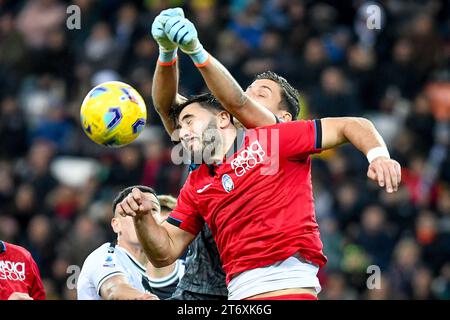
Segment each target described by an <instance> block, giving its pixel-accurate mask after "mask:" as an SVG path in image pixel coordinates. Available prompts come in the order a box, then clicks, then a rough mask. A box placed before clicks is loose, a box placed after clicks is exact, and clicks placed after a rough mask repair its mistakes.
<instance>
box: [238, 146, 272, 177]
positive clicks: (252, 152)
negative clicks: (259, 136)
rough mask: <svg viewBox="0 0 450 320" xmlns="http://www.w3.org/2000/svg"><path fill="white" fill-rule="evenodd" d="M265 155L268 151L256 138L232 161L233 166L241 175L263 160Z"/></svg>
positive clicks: (239, 175)
mask: <svg viewBox="0 0 450 320" xmlns="http://www.w3.org/2000/svg"><path fill="white" fill-rule="evenodd" d="M265 155H266V152H265V151H264V150H263V148H262V147H261V144H260V143H259V141H258V140H256V141H254V142H252V143H251V144H250V145H249V146H248V147H247V148H246V149H245V150H243V151H242V152H241V153H240V154H239V155H238V156H237V157H236V158H234V159H233V160H232V161H231V168H233V170H234V173H235V174H236V176H238V177H241V176H243V175H244V174H245V173H246V172H247V171H249V170H250V169H252V168H254V167H255V166H256V165H257V164H259V163H261V162H263V160H264V156H265Z"/></svg>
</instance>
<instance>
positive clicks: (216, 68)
mask: <svg viewBox="0 0 450 320" xmlns="http://www.w3.org/2000/svg"><path fill="white" fill-rule="evenodd" d="M209 59H210V61H209V63H207V64H206V65H205V66H203V67H201V68H198V69H199V71H200V73H201V74H202V76H203V79H204V80H205V82H206V85H207V86H208V88H209V90H210V91H211V93H212V94H213V95H214V96H215V97H216V98H217V99H218V100H219V101H220V102H221V103H222V105H223V107H224V108H225V109H226V110H227V111H228V112H230V113H233V112H235V111H236V110H238V109H240V108H242V107H243V106H244V105H245V103H246V101H247V100H248V97H247V95H246V94H245V93H244V91H243V90H242V88H241V86H240V85H239V84H238V83H237V82H236V80H235V79H234V78H233V76H232V75H231V74H230V72H229V71H228V70H227V69H226V68H225V67H224V66H223V65H222V64H221V63H220V62H219V61H218V60H216V59H215V58H214V57H213V56H211V55H210V58H209Z"/></svg>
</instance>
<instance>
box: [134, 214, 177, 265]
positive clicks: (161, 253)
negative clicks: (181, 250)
mask: <svg viewBox="0 0 450 320" xmlns="http://www.w3.org/2000/svg"><path fill="white" fill-rule="evenodd" d="M133 221H134V226H135V228H136V233H137V236H138V239H139V242H140V243H141V246H142V249H143V250H144V252H145V255H146V256H147V258H148V259H149V260H150V262H151V263H152V264H153V265H154V266H155V267H158V268H160V267H165V266H167V265H170V264H171V263H173V262H174V261H175V260H176V258H177V257H176V254H175V253H174V252H173V251H174V250H173V243H172V239H171V238H170V236H169V233H168V232H167V230H166V229H165V228H164V227H163V226H161V225H160V224H158V223H157V222H156V221H155V219H154V218H153V217H152V215H151V214H147V215H145V216H139V217H134V218H133Z"/></svg>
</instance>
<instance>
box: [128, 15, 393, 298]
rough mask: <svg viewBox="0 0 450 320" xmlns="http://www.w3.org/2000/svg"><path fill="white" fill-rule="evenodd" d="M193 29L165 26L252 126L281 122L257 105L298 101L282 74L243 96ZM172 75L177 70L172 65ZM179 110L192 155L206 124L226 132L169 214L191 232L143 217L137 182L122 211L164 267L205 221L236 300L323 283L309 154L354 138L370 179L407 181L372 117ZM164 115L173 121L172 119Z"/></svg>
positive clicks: (204, 143)
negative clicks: (294, 117)
mask: <svg viewBox="0 0 450 320" xmlns="http://www.w3.org/2000/svg"><path fill="white" fill-rule="evenodd" d="M174 27H175V28H176V29H175V30H172V28H174ZM192 28H193V25H192V24H191V23H190V22H189V21H187V20H186V19H184V18H179V17H178V18H177V19H176V20H175V21H171V20H170V19H168V20H166V25H165V26H164V29H165V32H167V34H168V35H169V37H170V35H173V37H172V38H171V39H172V40H173V41H174V42H177V41H180V43H179V45H180V48H181V49H182V50H183V51H184V52H187V53H188V54H190V55H191V58H192V59H193V60H194V62H195V63H196V65H197V66H198V67H199V68H201V69H200V70H201V72H202V74H203V76H204V78H205V80H206V81H207V84H208V86H209V87H210V89H211V91H213V92H214V93H215V94H216V95H217V96H218V97H219V98H220V99H221V102H222V104H223V105H224V106H225V107H226V108H227V110H229V111H230V112H232V113H233V115H235V116H236V117H237V118H238V119H239V120H240V121H241V122H242V123H243V124H244V125H245V126H247V127H254V126H257V125H261V124H271V123H275V122H276V118H275V117H274V116H273V114H272V113H270V112H266V111H264V110H265V109H264V110H262V108H263V107H262V106H261V105H260V103H265V106H266V107H269V105H268V104H272V106H273V104H274V103H276V104H280V103H282V102H283V103H284V102H285V100H287V102H288V103H291V102H292V101H291V100H292V99H291V98H292V97H291V96H289V95H288V96H286V94H288V93H289V92H286V87H287V84H286V83H285V80H284V79H282V78H281V77H278V78H276V77H274V78H273V79H259V80H257V81H255V83H254V84H253V85H252V86H250V88H249V89H248V90H247V94H244V93H243V92H242V89H241V88H240V87H239V86H238V85H237V84H236V83H235V81H234V80H233V79H232V77H231V76H230V75H229V73H228V72H227V71H226V70H224V68H223V67H222V66H221V65H220V64H219V63H218V62H217V61H215V60H214V59H213V58H211V57H210V56H209V54H208V53H207V52H206V51H204V49H203V48H202V47H201V45H200V48H199V43H198V39H196V37H195V36H196V32H195V36H193V35H192V32H191V31H192ZM194 30H195V28H194ZM190 32H191V33H190ZM180 39H181V40H180ZM183 39H185V40H186V39H188V40H187V42H188V46H189V45H191V44H190V43H191V42H192V41H193V42H194V44H193V45H192V46H191V47H189V48H188V46H186V45H184V46H183V43H182V40H183ZM164 54H167V52H166V53H164ZM173 61H174V62H173V63H172V64H170V63H168V64H167V66H171V65H173V64H174V63H175V62H176V58H175V59H174V60H173ZM160 65H161V66H164V64H160ZM172 71H173V70H172ZM171 74H172V75H171ZM167 75H168V78H172V79H174V78H175V77H173V72H168V73H166V76H167ZM211 80H212V81H211ZM283 80H284V81H283ZM224 85H228V87H224ZM172 88H173V86H172ZM172 97H173V96H172ZM293 103H294V104H295V101H294V102H293ZM297 103H298V102H297ZM248 111H250V112H248ZM175 115H176V125H178V126H179V127H180V128H181V130H180V132H179V134H180V139H181V141H182V143H183V146H184V147H185V148H186V149H188V150H189V151H191V152H192V153H193V154H202V155H203V156H204V155H205V153H204V151H205V150H206V149H208V148H210V147H211V145H212V144H213V143H212V142H211V141H209V139H210V137H209V134H206V135H205V133H207V131H208V129H211V128H214V129H216V130H217V131H218V132H219V134H218V136H216V138H217V139H216V143H215V145H214V150H215V152H214V153H213V154H212V156H211V157H209V158H207V159H205V158H204V157H203V158H202V159H203V160H205V161H206V162H208V163H212V164H211V165H206V164H205V163H203V164H201V165H199V166H198V168H197V169H196V170H195V171H193V172H192V173H191V174H190V176H189V178H188V180H187V182H186V184H185V186H184V187H183V190H182V191H181V194H180V197H179V203H178V206H177V208H175V210H174V212H173V213H172V216H171V219H170V220H169V223H172V224H173V225H175V226H178V227H179V228H180V229H182V230H185V231H187V232H182V231H180V229H176V228H174V227H173V226H171V225H170V224H166V225H165V226H164V229H162V228H157V227H155V223H154V222H152V221H151V219H149V218H148V217H146V215H147V212H148V208H149V206H150V204H148V203H143V202H141V196H140V194H139V192H138V190H136V192H134V193H133V195H132V196H131V197H130V198H128V199H126V200H125V201H124V202H123V203H122V204H121V205H122V210H123V212H124V213H125V214H129V215H132V216H135V225H136V227H137V229H138V233H139V234H140V237H141V242H142V243H143V244H144V243H145V244H144V247H146V249H145V251H146V253H147V254H148V256H149V257H150V259H152V260H155V261H158V263H160V264H162V265H164V264H166V263H167V261H171V259H173V256H172V255H175V256H176V255H177V254H178V253H179V252H180V251H179V250H181V249H182V248H184V245H185V244H186V243H188V242H189V241H191V240H192V237H193V236H192V234H195V233H197V232H198V231H199V228H200V227H201V225H202V224H203V221H206V222H207V223H208V225H209V226H210V228H211V230H212V231H213V234H214V236H215V239H216V242H217V245H218V248H219V251H220V254H221V258H222V261H223V264H224V269H225V271H226V272H227V283H228V289H229V291H230V294H229V297H230V298H231V299H247V298H253V299H260V298H264V299H268V298H277V299H279V298H280V297H281V298H284V299H306V298H315V292H317V291H318V290H319V289H320V284H319V283H318V280H317V277H316V274H317V270H318V268H319V267H320V266H322V265H323V264H324V263H325V261H326V258H325V257H324V255H323V253H322V244H321V241H320V238H319V231H318V226H317V223H316V221H315V215H314V206H313V197H312V187H311V177H310V169H311V167H310V157H309V155H310V154H312V153H315V152H320V150H321V149H323V148H331V147H334V146H337V145H339V144H341V143H344V142H351V143H352V144H354V145H355V146H356V147H357V148H358V149H359V150H360V151H362V152H364V153H365V154H366V155H367V156H368V158H369V162H370V163H371V164H370V166H369V173H368V175H369V177H370V178H372V179H373V180H376V181H378V182H379V184H380V186H384V184H385V183H386V187H387V190H388V192H392V191H395V190H396V188H397V187H398V184H399V182H400V172H399V169H400V167H399V165H398V163H397V162H396V161H393V160H390V159H389V157H388V155H386V152H387V149H386V148H385V146H384V142H383V141H382V139H381V137H380V136H379V134H378V133H377V132H376V130H375V128H374V127H373V125H372V124H371V123H370V122H369V121H367V120H365V119H361V118H335V119H322V120H314V121H294V122H291V123H284V124H278V125H272V126H268V127H263V128H257V129H255V130H249V131H247V132H246V133H243V132H239V131H237V130H236V128H235V127H234V125H233V124H232V121H231V117H230V114H229V113H226V112H223V110H222V109H221V106H220V104H219V103H218V102H217V101H214V99H213V98H210V97H205V96H203V97H198V98H195V99H193V100H190V101H187V102H186V103H184V104H182V105H181V106H180V108H178V110H177V112H176V113H175ZM163 120H164V116H163ZM165 120H166V122H165V124H166V128H167V124H169V125H170V122H169V121H167V118H166V119H165ZM233 141H234V142H233ZM236 150H237V152H236ZM194 158H195V157H194ZM147 223H148V225H147ZM314 290H315V291H314Z"/></svg>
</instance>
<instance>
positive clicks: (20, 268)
mask: <svg viewBox="0 0 450 320" xmlns="http://www.w3.org/2000/svg"><path fill="white" fill-rule="evenodd" d="M0 280H12V281H24V280H25V262H13V261H8V260H4V261H3V260H0Z"/></svg>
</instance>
